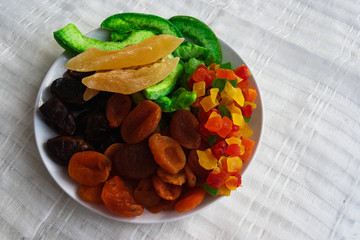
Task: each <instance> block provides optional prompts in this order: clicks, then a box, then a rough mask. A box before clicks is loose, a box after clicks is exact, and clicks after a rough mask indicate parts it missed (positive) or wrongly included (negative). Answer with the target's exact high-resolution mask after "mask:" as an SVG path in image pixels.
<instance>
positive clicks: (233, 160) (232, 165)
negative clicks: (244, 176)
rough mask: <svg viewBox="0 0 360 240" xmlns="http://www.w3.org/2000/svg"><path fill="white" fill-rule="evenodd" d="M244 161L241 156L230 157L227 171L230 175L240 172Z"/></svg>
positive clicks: (227, 161)
mask: <svg viewBox="0 0 360 240" xmlns="http://www.w3.org/2000/svg"><path fill="white" fill-rule="evenodd" d="M242 163H243V162H242V160H241V158H240V157H239V156H234V157H233V156H230V157H228V158H227V159H226V166H227V171H228V172H229V173H235V172H239V171H240V170H241V168H242Z"/></svg>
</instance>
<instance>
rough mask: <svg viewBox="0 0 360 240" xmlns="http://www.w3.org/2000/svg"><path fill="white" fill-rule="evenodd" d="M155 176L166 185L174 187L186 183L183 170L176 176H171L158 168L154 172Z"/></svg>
mask: <svg viewBox="0 0 360 240" xmlns="http://www.w3.org/2000/svg"><path fill="white" fill-rule="evenodd" d="M156 174H157V175H158V176H159V177H160V178H161V180H163V181H164V182H166V183H170V184H174V185H183V184H184V183H185V182H186V175H185V172H184V171H183V170H181V171H180V172H178V173H177V174H171V173H169V172H167V171H165V170H164V169H163V168H161V167H159V168H158V169H157V171H156Z"/></svg>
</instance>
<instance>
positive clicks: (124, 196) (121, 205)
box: [101, 176, 144, 217]
mask: <svg viewBox="0 0 360 240" xmlns="http://www.w3.org/2000/svg"><path fill="white" fill-rule="evenodd" d="M101 199H102V200H103V202H104V204H105V206H106V207H107V208H108V209H109V210H111V211H113V212H115V213H118V214H120V215H122V216H125V217H135V216H138V215H141V214H142V213H143V211H144V207H143V206H142V205H140V204H137V203H136V202H135V199H134V196H133V194H132V189H131V188H130V187H128V186H126V185H125V183H124V181H123V180H122V179H121V178H120V177H118V176H115V177H113V178H111V179H110V180H108V181H106V182H105V185H104V187H103V190H102V193H101Z"/></svg>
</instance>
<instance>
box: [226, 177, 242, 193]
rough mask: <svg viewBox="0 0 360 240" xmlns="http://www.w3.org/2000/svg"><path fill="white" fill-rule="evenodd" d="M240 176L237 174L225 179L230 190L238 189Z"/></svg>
mask: <svg viewBox="0 0 360 240" xmlns="http://www.w3.org/2000/svg"><path fill="white" fill-rule="evenodd" d="M238 182H239V180H238V178H237V177H235V176H230V177H228V178H227V179H226V180H225V186H226V187H227V188H228V189H230V190H236V188H237V185H238Z"/></svg>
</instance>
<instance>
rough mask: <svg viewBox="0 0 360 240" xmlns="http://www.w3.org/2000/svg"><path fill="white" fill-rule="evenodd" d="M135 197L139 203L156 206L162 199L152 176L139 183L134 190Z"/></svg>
mask: <svg viewBox="0 0 360 240" xmlns="http://www.w3.org/2000/svg"><path fill="white" fill-rule="evenodd" d="M134 198H135V200H136V202H137V203H139V204H142V205H144V206H145V207H151V206H154V205H156V204H157V203H158V202H159V201H160V200H161V197H160V196H159V195H158V194H157V192H156V191H155V189H154V186H153V183H152V180H151V177H148V178H143V179H141V180H140V182H139V185H138V186H137V187H136V188H135V190H134Z"/></svg>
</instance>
